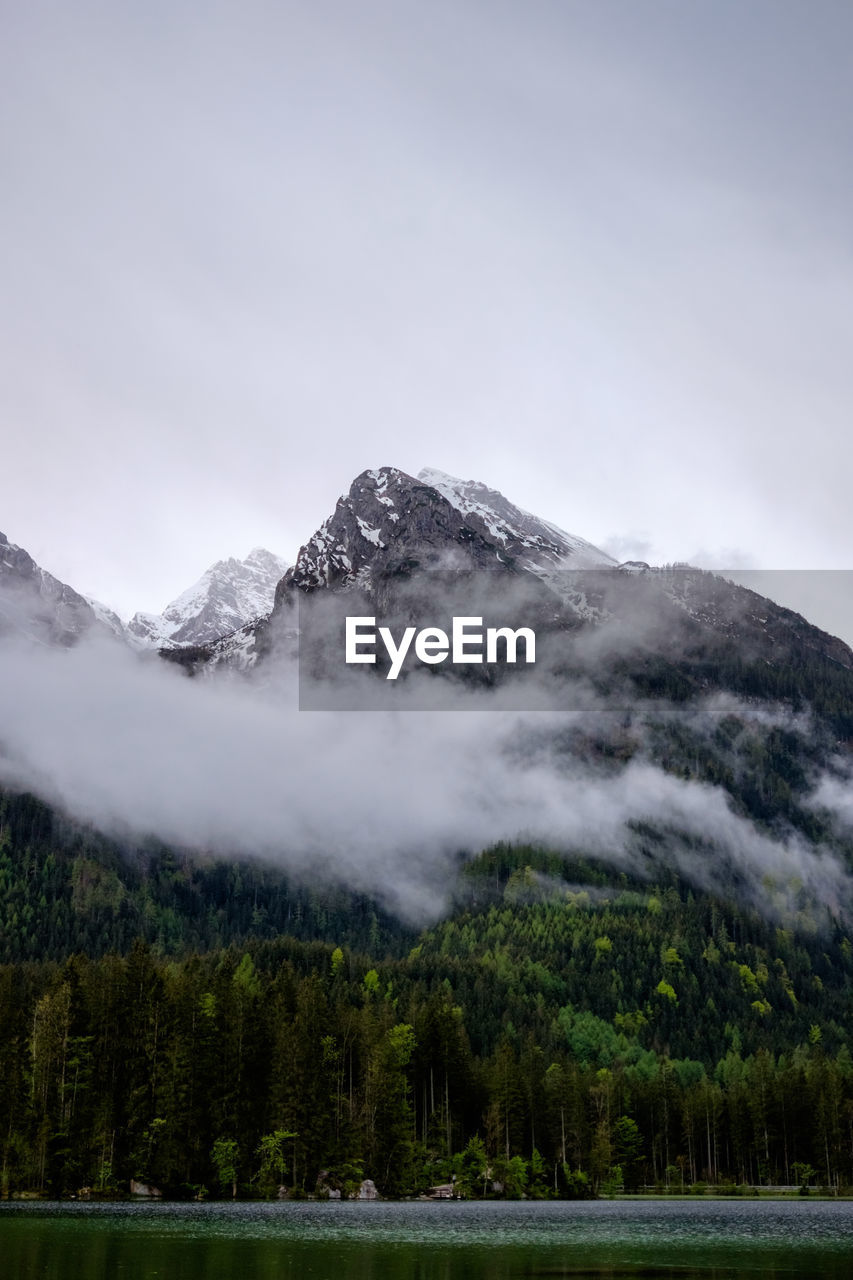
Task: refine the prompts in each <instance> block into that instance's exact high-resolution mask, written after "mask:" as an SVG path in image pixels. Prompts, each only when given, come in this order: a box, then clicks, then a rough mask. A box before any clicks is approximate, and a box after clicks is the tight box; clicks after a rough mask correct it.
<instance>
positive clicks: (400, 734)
mask: <svg viewBox="0 0 853 1280" xmlns="http://www.w3.org/2000/svg"><path fill="white" fill-rule="evenodd" d="M481 696H482V697H483V698H484V699H487V698H488V695H485V694H484V695H481ZM479 705H482V706H483V707H484V708H485V707H486V706H488V707H489V709H488V710H485V709H484V710H482V711H480V710H479V709H474V708H477V707H478V706H479ZM731 709H732V707H731V700H726V699H723V700H722V701H721V702H720V703H719V705H718V706H716V707H715V706H714V705H713V704H712V703H710V702H709V703H708V704H707V707H706V710H705V713H704V714H706V715H707V716H709V717H711V719H713V718H715V716H718V715H721V714H723V713H725V714H729V713H730V712H731ZM606 714H607V708H606V707H601V706H597V705H596V704H595V702H594V699H592V698H591V696H590V694H589V691H588V690H583V689H580V690H579V696H578V698H577V699H576V701H575V706H574V709H573V710H572V709H570V710H565V711H561V712H534V713H530V712H523V713H522V712H514V711H511V710H497V711H496V710H493V709H491V704H490V703H487V702H486V701H483V702H482V703H478V702H477V700H476V699H474V701H473V702H469V703H468V708H467V709H466V710H463V711H460V712H459V713H453V712H448V711H443V712H441V713H431V712H426V711H403V710H397V711H374V712H363V713H362V712H311V713H304V712H303V713H300V712H299V711H298V710H297V709H296V673H295V670H294V669H293V667H292V666H290V665H289V664H286V663H285V664H283V665H281V666H280V667H279V669H278V671H277V674H276V676H275V678H274V679H272V678H267V679H266V680H263V681H260V680H259V681H258V682H257V683H254V684H253V683H251V682H247V681H240V680H235V679H227V678H226V679H221V680H220V679H218V678H214V679H188V678H186V677H185V676H184V675H182V674H181V673H180V672H179V671H177V670H176V669H174V668H173V667H171V666H169V665H168V664H165V663H163V662H161V661H160V660H159V659H157V658H150V657H148V658H145V657H142V658H140V657H139V656H138V655H135V654H133V653H130V652H128V651H127V650H126V649H124V648H123V647H122V646H121V645H119V644H116V643H112V642H110V641H108V640H104V639H99V638H90V639H88V640H86V641H84V642H83V643H81V644H79V645H77V646H76V647H75V648H73V649H69V650H56V649H51V648H47V647H32V646H29V647H28V646H26V645H24V644H22V643H20V642H19V643H14V642H11V641H7V642H5V643H4V644H3V645H2V646H0V783H2V785H5V786H7V787H13V788H19V789H27V790H31V791H33V792H35V793H36V794H38V795H39V796H41V797H42V798H44V799H45V800H47V801H49V802H51V803H54V804H56V805H58V806H60V807H61V808H62V809H64V810H65V811H66V812H68V813H69V814H71V815H72V816H74V817H76V818H78V819H81V820H84V821H88V822H91V823H92V824H94V825H95V826H97V827H98V828H99V829H101V830H103V831H105V832H107V833H110V834H114V835H119V836H126V837H133V838H139V837H144V836H147V835H155V836H157V837H159V838H160V839H161V840H163V841H165V842H167V843H170V844H174V845H177V846H180V847H183V848H186V849H189V850H196V851H207V852H213V853H217V854H221V855H223V856H238V855H239V856H246V855H250V856H257V857H261V858H264V859H268V860H270V861H273V862H275V863H277V864H278V865H280V866H282V867H283V868H284V869H285V870H287V871H289V872H290V873H292V874H296V875H298V876H304V875H307V874H314V875H320V876H322V877H324V878H327V879H334V880H338V881H342V882H343V883H345V884H347V885H350V886H352V887H353V888H357V889H359V890H364V891H368V892H370V893H373V894H375V895H377V896H379V897H380V898H382V899H383V900H384V901H385V902H386V903H387V904H388V905H389V907H391V908H392V909H394V910H396V911H398V912H399V913H401V914H402V915H404V916H406V917H407V918H409V919H412V920H425V919H429V918H431V917H434V916H436V915H437V914H438V913H440V912H441V910H442V909H443V908H444V907H445V906H446V905H447V895H448V893H449V891H450V889H449V886H450V885H451V883H452V880H453V867H454V865H455V862H456V860H457V858H458V856H459V854H460V853H473V852H477V851H478V850H480V849H482V848H484V847H486V846H488V845H489V844H491V843H494V842H495V841H498V840H527V841H538V842H542V843H545V844H547V845H549V846H552V847H555V848H558V849H565V850H572V851H577V852H579V853H583V854H586V855H589V856H592V857H595V858H600V859H602V860H606V861H608V862H611V863H614V864H616V865H620V866H622V867H624V868H625V869H626V870H631V871H633V872H635V873H638V874H644V873H645V871H646V870H647V869H648V867H649V860H648V857H647V856H646V855H644V854H643V852H642V844H643V842H642V840H641V838H640V837H639V836H638V834H637V826H638V824H648V825H650V826H653V827H654V828H655V829H656V831H657V832H658V835H659V839H658V841H657V843H658V849H659V853H660V855H661V856H664V857H665V858H666V859H667V860H668V861H670V862H673V863H674V864H675V865H677V866H678V867H679V869H680V870H681V871H682V872H683V873H684V874H685V875H686V876H688V877H689V878H690V879H691V880H692V881H693V882H694V883H696V884H697V885H701V886H704V887H707V888H713V887H715V886H716V887H718V888H719V887H720V885H721V876H720V861H721V859H722V860H723V861H724V862H725V863H726V864H727V869H728V871H729V873H730V874H731V875H732V876H733V877H734V879H735V880H736V881H737V882H738V884H739V886H740V892H742V894H743V895H744V896H745V897H746V898H748V900H750V901H751V902H753V903H754V904H755V905H757V906H758V907H759V908H760V909H763V910H765V911H766V912H768V913H770V914H777V915H780V914H785V913H786V912H789V911H791V910H795V909H796V905H797V901H798V895H799V893H800V886H802V888H803V889H805V891H806V892H807V893H808V894H809V895H810V896H812V897H813V898H814V899H816V900H817V901H818V902H819V903H821V904H823V905H824V906H826V907H827V908H828V909H829V910H830V911H831V912H832V913H833V914H841V915H845V914H847V913H848V911H849V907H850V903H851V901H853V895H852V894H851V882H850V879H849V877H848V876H847V874H846V872H845V871H844V869H843V868H842V866H841V864H840V863H839V861H838V860H837V859H836V858H835V857H834V856H833V855H832V853H831V852H829V851H828V850H822V849H819V848H815V847H814V846H811V845H808V844H807V843H806V841H805V840H804V839H802V838H801V837H799V836H797V835H796V834H787V835H784V836H782V837H780V838H779V839H771V838H770V837H769V836H768V835H766V834H764V833H763V832H761V831H759V830H758V829H757V828H756V827H755V826H754V825H753V824H752V823H750V822H748V821H747V820H745V819H743V818H741V817H739V816H737V815H736V814H735V813H734V812H733V811H732V810H731V808H730V807H729V804H728V801H727V797H726V795H725V793H724V792H723V791H722V790H720V789H717V788H712V787H710V786H706V785H702V784H699V783H695V782H687V781H684V780H682V779H679V778H676V777H674V776H672V775H670V774H667V773H665V772H664V771H662V770H661V769H659V768H658V767H656V766H655V765H654V764H652V763H650V762H649V761H645V760H642V759H640V758H638V757H635V758H634V759H633V760H632V761H630V762H629V763H628V764H626V765H624V766H621V767H616V768H615V767H612V766H611V767H609V768H606V769H603V768H598V769H596V768H593V767H592V765H591V764H589V763H588V762H585V761H583V760H580V759H578V758H576V757H569V756H567V755H566V754H565V752H562V751H561V750H560V749H559V747H558V742H559V737H560V734H561V733H562V732H563V731H564V730H566V729H572V730H578V729H581V730H582V729H584V728H585V727H586V726H588V725H594V724H595V723H597V722H600V720H601V718H602V717H605V716H606Z"/></svg>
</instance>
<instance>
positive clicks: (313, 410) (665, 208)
mask: <svg viewBox="0 0 853 1280" xmlns="http://www.w3.org/2000/svg"><path fill="white" fill-rule="evenodd" d="M0 22H1V23H2V36H0V129H2V135H0V166H2V168H0V172H2V199H0V255H2V277H0V278H1V279H2V287H0V353H2V354H0V423H2V426H0V430H2V455H0V457H2V462H0V466H1V467H2V471H0V476H2V502H0V529H2V530H3V531H4V532H5V533H6V534H7V535H8V537H9V538H10V539H11V540H12V541H13V542H17V543H18V544H20V545H22V546H24V547H26V548H27V550H29V551H30V553H31V554H32V555H34V556H35V558H36V559H37V560H38V561H39V562H40V563H41V564H43V565H44V566H45V567H46V568H48V569H50V570H51V571H52V572H53V573H55V574H57V576H59V577H60V578H62V579H64V580H65V581H68V582H70V583H71V584H72V585H73V586H75V587H76V588H77V589H78V590H81V591H84V592H86V593H88V594H92V595H95V596H97V597H99V598H101V599H103V600H104V601H106V602H107V603H109V604H111V605H113V606H114V607H115V608H117V609H118V610H119V611H120V612H122V613H123V614H125V615H127V614H128V613H130V612H132V611H133V610H135V609H138V608H142V609H159V608H161V607H162V606H163V605H164V604H165V603H166V601H167V600H169V599H170V598H171V597H172V596H174V595H175V594H177V593H178V592H179V591H180V590H181V589H183V588H184V587H185V586H187V585H188V584H189V583H190V582H192V581H193V580H194V579H195V578H196V577H198V576H199V574H200V573H201V572H202V571H203V570H204V568H205V567H206V566H207V565H208V564H209V563H210V562H211V561H212V560H214V559H217V558H219V557H221V556H225V555H229V554H237V555H240V556H242V555H245V554H246V552H247V551H248V550H249V548H250V547H252V546H253V545H256V544H263V545H266V546H268V547H269V548H270V549H272V550H274V551H277V552H279V553H280V554H282V555H284V556H286V557H287V558H289V559H290V558H293V557H294V555H295V553H296V550H297V548H298V547H299V545H300V544H301V543H302V542H304V541H305V540H306V538H307V537H308V536H309V535H310V533H311V532H312V531H313V529H314V528H315V527H316V526H317V524H318V523H319V522H320V521H321V520H322V519H323V518H324V517H325V516H326V515H327V514H328V512H329V511H330V510H331V509H332V507H333V506H334V502H335V500H336V498H337V496H338V495H339V493H340V492H341V491H343V490H344V489H346V488H347V487H348V485H349V483H350V481H351V480H352V479H353V477H354V476H355V475H356V474H357V473H358V472H359V471H361V470H363V469H364V468H365V467H373V466H377V465H382V464H392V465H396V466H399V467H402V468H403V469H404V470H408V471H416V470H418V469H419V468H420V467H421V466H424V465H432V466H435V467H439V468H441V469H443V470H445V471H449V472H451V473H454V474H457V475H462V476H464V477H466V478H467V477H476V478H478V479H481V480H483V481H485V482H486V483H488V484H491V485H493V486H494V487H496V488H500V489H502V490H503V491H504V492H506V493H507V494H508V496H509V497H511V498H512V499H513V500H515V501H516V502H518V503H520V504H521V505H522V506H526V507H528V508H530V509H532V510H534V511H536V512H537V513H538V514H540V515H542V516H545V517H546V518H549V519H551V520H553V521H555V522H556V523H558V524H560V525H562V526H563V527H564V528H566V529H568V530H569V531H571V532H574V533H578V534H581V535H582V536H583V537H585V538H588V539H590V540H591V541H592V542H594V543H597V544H599V545H603V546H605V547H607V548H608V549H610V550H611V551H613V552H614V554H617V555H619V556H620V557H627V556H629V555H633V556H638V555H639V556H642V557H643V558H645V559H650V560H670V559H676V558H678V559H683V558H690V559H694V560H703V561H704V562H705V563H707V564H714V563H716V564H719V565H724V566H727V567H732V566H735V565H744V566H755V567H761V568H774V569H779V568H784V569H803V568H821V569H840V568H843V569H846V568H850V567H853V555H851V549H852V548H851V527H850V517H849V509H850V487H851V476H853V431H851V421H850V417H851V415H850V410H851V405H853V358H851V356H853V257H851V238H853V207H851V206H853V199H851V190H853V188H852V187H851V183H853V179H851V172H853V170H851V133H853V76H851V74H850V59H851V47H853V5H851V4H850V3H849V0H838V2H837V3H836V2H835V0H798V2H796V3H788V2H786V0H704V2H703V0H692V2H691V3H684V0H673V2H672V3H669V2H668V0H645V2H644V0H626V2H625V3H617V2H615V0H553V3H551V2H548V0H524V3H522V2H521V0H516V2H515V3H503V2H501V0H447V2H445V0H430V2H429V3H425V2H424V0H417V2H413V3H409V2H407V0H393V2H392V0H387V2H385V0H359V3H354V2H353V0H316V2H315V3H308V2H307V0H306V2H305V3H298V4H297V3H290V2H288V0H270V3H268V4H261V3H254V2H253V0H241V2H240V3H235V4H224V3H209V4H203V5H202V4H198V3H186V2H185V0H169V3H159V2H158V0H148V3H146V4H138V3H133V4H131V3H123V2H122V0H111V2H110V3H105V4H103V5H96V4H92V3H89V2H88V0H80V2H77V3H74V4H68V3H67V0H63V2H62V3H59V4H55V5H48V4H41V3H38V0H32V2H31V3H28V4H26V5H24V4H19V5H15V4H13V3H11V0H7V3H6V4H4V5H3V6H2V19H0Z"/></svg>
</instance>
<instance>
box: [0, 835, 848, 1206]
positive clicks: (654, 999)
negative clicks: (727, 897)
mask: <svg viewBox="0 0 853 1280" xmlns="http://www.w3.org/2000/svg"><path fill="white" fill-rule="evenodd" d="M800 925H801V927H800V928H799V929H798V930H794V929H779V928H775V927H773V926H771V925H768V924H767V923H766V922H763V921H762V920H761V919H760V918H759V917H758V915H756V914H753V913H751V912H749V911H745V910H741V911H737V910H734V909H733V908H731V907H727V906H725V905H723V904H722V903H721V902H720V901H717V900H714V899H712V898H711V897H709V896H707V895H695V894H691V893H690V892H689V891H688V890H687V889H686V888H684V887H683V886H681V885H679V884H678V883H677V882H675V881H673V882H672V883H670V884H668V885H663V884H662V885H660V886H658V887H657V888H656V889H650V888H649V887H648V886H646V887H645V888H642V889H641V888H640V887H638V886H636V885H631V884H629V883H628V882H627V881H626V880H624V878H620V879H618V881H617V882H613V879H612V877H610V879H609V880H608V876H607V874H606V873H605V872H604V871H602V870H601V868H594V867H588V866H585V865H584V864H583V863H574V864H572V863H566V862H565V861H564V860H561V859H558V858H557V857H556V856H555V855H551V854H544V853H541V852H538V851H536V850H533V849H528V850H510V849H507V848H498V849H496V850H493V851H491V852H490V853H489V854H486V855H484V856H483V857H482V858H481V859H479V860H478V862H477V864H475V866H474V867H472V869H471V870H470V872H469V876H468V900H467V902H465V903H463V904H461V905H460V907H459V909H458V910H457V912H456V913H455V914H454V916H453V918H452V919H449V920H447V921H444V922H442V923H441V924H440V925H438V926H436V927H435V928H433V929H429V930H427V931H425V932H424V933H423V934H422V935H421V937H420V939H419V940H418V942H417V944H416V945H415V946H414V947H412V949H411V951H410V952H409V953H408V954H407V955H405V956H398V957H394V956H389V955H388V953H387V952H386V953H385V954H384V955H383V956H382V958H378V957H377V956H376V955H370V954H367V953H363V952H360V951H358V950H354V949H350V948H348V947H340V946H338V947H335V946H332V945H330V944H324V943H321V942H304V941H298V940H295V939H292V938H280V939H278V940H275V941H262V940H257V941H254V942H252V943H250V944H249V945H247V946H246V947H242V946H241V947H239V948H237V947H231V948H228V949H226V950H219V951H214V952H210V953H207V954H202V955H200V954H185V955H183V956H182V957H181V958H179V959H176V958H169V957H167V956H163V955H158V954H157V953H156V952H155V951H154V950H152V949H151V948H150V947H149V945H148V944H146V943H145V942H138V943H136V944H135V945H134V946H133V947H132V948H131V949H130V951H129V952H128V953H127V954H126V955H124V956H119V955H106V956H102V957H100V958H83V957H80V956H75V957H72V958H70V959H68V960H66V961H65V962H61V963H60V962H53V963H45V962H42V963H19V964H15V965H8V966H5V967H3V968H2V969H0V1177H2V1184H3V1188H4V1189H5V1190H6V1191H9V1192H14V1191H15V1190H20V1189H24V1188H31V1189H43V1190H45V1191H48V1192H51V1193H54V1194H57V1193H75V1192H78V1191H79V1190H80V1188H82V1187H91V1188H92V1189H93V1190H94V1191H95V1192H97V1191H102V1192H110V1191H115V1190H119V1189H126V1188H127V1186H128V1184H129V1180H130V1179H131V1178H136V1179H139V1180H142V1181H149V1182H153V1183H155V1184H157V1185H158V1186H160V1187H161V1188H163V1189H164V1190H166V1191H167V1192H172V1193H176V1194H193V1193H198V1192H199V1189H200V1188H201V1187H202V1186H204V1187H205V1188H207V1189H208V1190H209V1191H210V1192H211V1193H213V1194H224V1195H230V1194H232V1192H233V1191H236V1192H237V1193H238V1194H248V1195H253V1194H254V1195H258V1194H269V1193H274V1192H275V1191H276V1190H277V1188H278V1187H279V1185H284V1186H286V1187H288V1188H289V1190H290V1192H291V1193H292V1194H303V1193H314V1192H315V1191H316V1190H317V1187H318V1179H319V1185H320V1187H321V1189H322V1188H325V1189H333V1190H342V1191H343V1193H344V1194H347V1192H352V1191H353V1190H354V1189H355V1188H356V1187H357V1185H358V1184H359V1183H360V1181H361V1179H362V1177H370V1178H373V1179H374V1181H375V1182H376V1184H377V1186H378V1187H379V1188H380V1190H381V1191H382V1192H384V1193H385V1194H389V1195H398V1194H405V1193H411V1192H416V1191H419V1190H423V1189H425V1188H426V1187H430V1186H434V1185H436V1184H439V1183H444V1182H447V1181H450V1179H451V1178H452V1177H455V1179H456V1186H457V1188H458V1189H459V1190H460V1191H461V1192H462V1193H463V1194H467V1195H483V1194H504V1195H520V1194H527V1195H543V1196H544V1195H549V1194H559V1195H583V1194H595V1193H597V1192H599V1191H601V1189H602V1188H604V1189H607V1188H609V1187H613V1186H619V1185H623V1186H625V1187H626V1188H634V1187H639V1186H649V1185H652V1186H654V1185H663V1186H668V1187H670V1188H671V1189H678V1190H680V1189H681V1188H682V1187H695V1186H697V1185H699V1186H700V1187H701V1184H703V1183H711V1184H714V1185H716V1186H724V1185H727V1184H743V1183H749V1184H761V1183H764V1184H774V1185H775V1184H780V1183H781V1184H785V1185H790V1184H797V1183H801V1182H805V1183H808V1182H811V1183H813V1184H815V1185H821V1184H822V1185H826V1186H829V1187H832V1188H833V1189H838V1188H841V1187H844V1186H849V1185H851V1184H853V1061H851V1056H850V1051H849V1039H848V1029H849V1026H850V998H851V997H850V991H851V989H853V984H852V983H851V979H853V948H851V946H850V942H849V940H848V939H847V938H846V937H844V936H842V935H840V934H838V933H834V932H833V931H832V929H831V927H829V926H827V927H826V928H824V929H817V928H816V927H815V926H814V924H812V925H811V928H809V926H808V922H807V921H805V920H803V921H801V922H800Z"/></svg>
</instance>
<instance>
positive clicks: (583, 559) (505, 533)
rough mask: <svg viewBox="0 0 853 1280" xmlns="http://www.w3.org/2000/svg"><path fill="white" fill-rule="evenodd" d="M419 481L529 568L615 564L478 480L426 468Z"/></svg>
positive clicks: (468, 522) (562, 567)
mask: <svg viewBox="0 0 853 1280" xmlns="http://www.w3.org/2000/svg"><path fill="white" fill-rule="evenodd" d="M417 479H418V480H420V481H422V482H423V483H424V484H427V485H430V486H431V487H432V488H433V489H435V490H436V491H437V492H438V493H440V494H441V495H442V497H443V498H446V499H447V501H448V502H449V503H450V505H451V506H452V507H454V508H455V510H457V511H458V512H459V513H460V515H462V516H463V517H464V519H465V523H466V525H468V526H469V527H470V528H472V529H477V530H479V531H480V532H481V533H482V534H483V535H484V536H485V537H488V538H491V539H493V540H494V541H495V542H497V543H498V544H499V545H500V546H501V547H502V548H503V549H504V550H505V552H506V554H507V556H508V557H511V558H512V559H514V560H515V561H517V562H518V563H519V564H520V565H522V566H523V567H524V568H528V569H532V570H534V571H536V570H541V569H542V568H543V567H546V566H547V567H548V568H554V569H600V568H603V567H606V566H610V567H613V566H615V564H616V561H615V560H614V559H613V557H612V556H609V555H607V553H606V552H604V551H600V550H599V549H598V547H594V546H593V545H592V543H591V542H586V541H585V540H584V539H583V538H579V537H577V536H576V535H575V534H572V533H566V532H565V530H563V529H560V528H558V527H557V525H555V524H550V523H549V522H548V521H547V520H540V518H539V517H538V516H534V515H531V513H530V512H529V511H524V510H522V508H521V507H517V506H515V504H514V503H512V502H510V501H509V500H508V499H507V498H505V497H504V495H503V494H502V493H499V492H498V490H497V489H490V488H489V487H488V486H487V485H484V484H480V482H479V481H477V480H457V479H456V477H455V476H449V475H446V474H445V472H443V471H436V470H435V469H434V468H433V467H424V469H423V470H422V471H419V472H418V475H417Z"/></svg>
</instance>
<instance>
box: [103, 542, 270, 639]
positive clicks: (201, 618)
mask: <svg viewBox="0 0 853 1280" xmlns="http://www.w3.org/2000/svg"><path fill="white" fill-rule="evenodd" d="M286 569H287V562H286V561H285V560H282V558H281V556H277V555H275V554H274V553H273V552H272V551H267V549H266V548H265V547H253V548H252V550H251V551H250V552H249V554H248V555H247V556H246V558H245V560H237V559H236V558H235V557H233V556H230V557H229V558H228V559H227V560H217V562H216V564H213V565H211V566H210V568H209V569H208V570H207V571H206V572H205V573H203V574H202V576H201V577H200V578H199V580H198V582H195V583H193V585H192V586H191V587H188V588H187V590H186V591H183V592H181V594H180V595H179V596H177V597H176V599H174V600H172V601H171V603H170V604H168V605H167V606H166V608H165V609H164V610H163V612H162V613H160V614H154V613H137V614H134V616H133V618H131V620H130V622H129V623H128V624H127V631H128V633H129V635H130V637H131V639H132V640H133V641H134V642H135V643H136V644H138V645H140V646H141V647H145V648H166V647H169V646H173V645H199V644H209V643H210V642H211V641H213V640H216V639H218V638H219V637H220V636H223V635H226V634H228V633H229V632H232V631H236V630H237V629H238V628H239V627H242V626H244V625H245V624H246V623H247V622H250V621H252V620H254V619H256V618H261V617H263V616H265V615H266V614H268V613H269V611H270V609H271V608H272V605H273V597H274V595H275V588H276V584H277V583H278V581H279V579H280V578H281V577H282V576H283V574H284V572H285V570H286Z"/></svg>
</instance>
